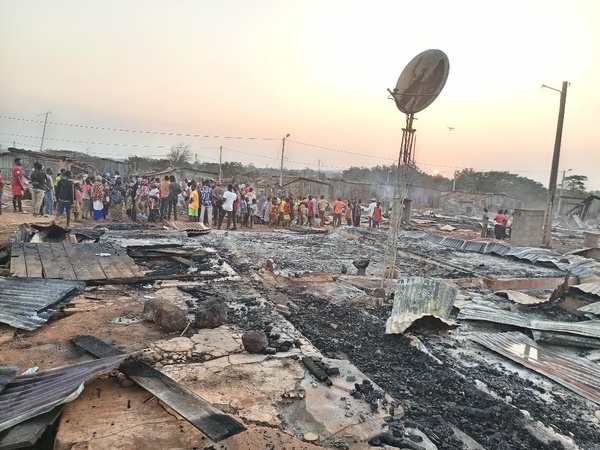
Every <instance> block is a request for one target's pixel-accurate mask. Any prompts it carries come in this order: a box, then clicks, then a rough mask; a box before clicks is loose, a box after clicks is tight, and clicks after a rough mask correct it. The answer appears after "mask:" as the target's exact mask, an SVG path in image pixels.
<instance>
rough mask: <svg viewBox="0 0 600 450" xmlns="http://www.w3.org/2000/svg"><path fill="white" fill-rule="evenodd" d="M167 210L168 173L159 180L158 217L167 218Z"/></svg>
mask: <svg viewBox="0 0 600 450" xmlns="http://www.w3.org/2000/svg"><path fill="white" fill-rule="evenodd" d="M168 212H169V175H165V178H164V179H163V180H162V181H161V182H160V218H161V219H165V218H168Z"/></svg>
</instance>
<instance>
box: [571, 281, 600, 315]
mask: <svg viewBox="0 0 600 450" xmlns="http://www.w3.org/2000/svg"><path fill="white" fill-rule="evenodd" d="M574 287H575V286H574ZM580 287H581V286H577V288H580ZM582 290H583V289H582ZM584 292H589V291H584ZM589 293H592V292H589ZM595 295H599V296H600V291H599V292H598V293H596V294H595ZM578 311H581V312H586V313H591V314H594V315H596V316H600V302H595V303H590V304H589V305H585V306H582V307H581V308H579V309H578Z"/></svg>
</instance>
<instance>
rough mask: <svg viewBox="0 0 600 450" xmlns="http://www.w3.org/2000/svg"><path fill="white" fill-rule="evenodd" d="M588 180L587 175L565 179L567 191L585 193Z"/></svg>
mask: <svg viewBox="0 0 600 450" xmlns="http://www.w3.org/2000/svg"><path fill="white" fill-rule="evenodd" d="M587 179H588V177H586V176H585V175H569V176H568V177H565V189H567V190H568V191H572V192H585V183H586V181H587Z"/></svg>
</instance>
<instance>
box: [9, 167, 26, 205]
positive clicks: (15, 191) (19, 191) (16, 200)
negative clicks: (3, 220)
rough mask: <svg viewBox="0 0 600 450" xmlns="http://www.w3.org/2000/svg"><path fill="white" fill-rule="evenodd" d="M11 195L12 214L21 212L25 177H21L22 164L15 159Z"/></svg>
mask: <svg viewBox="0 0 600 450" xmlns="http://www.w3.org/2000/svg"><path fill="white" fill-rule="evenodd" d="M11 188H12V195H13V201H12V203H13V210H14V212H17V210H18V212H20V213H22V212H23V203H22V199H23V191H24V190H25V177H24V176H23V162H22V161H21V158H15V165H14V167H13V168H12V181H11Z"/></svg>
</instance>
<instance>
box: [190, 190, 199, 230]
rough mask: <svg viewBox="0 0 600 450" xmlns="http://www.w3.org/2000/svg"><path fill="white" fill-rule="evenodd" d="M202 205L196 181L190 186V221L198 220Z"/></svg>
mask: <svg viewBox="0 0 600 450" xmlns="http://www.w3.org/2000/svg"><path fill="white" fill-rule="evenodd" d="M199 207H200V194H198V190H197V189H196V185H195V184H194V183H192V184H191V186H190V200H189V203H188V220H189V221H190V222H198V209H200V208H199Z"/></svg>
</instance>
